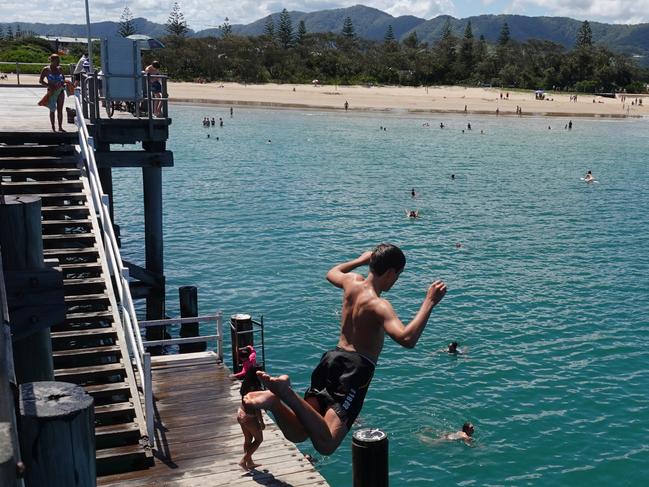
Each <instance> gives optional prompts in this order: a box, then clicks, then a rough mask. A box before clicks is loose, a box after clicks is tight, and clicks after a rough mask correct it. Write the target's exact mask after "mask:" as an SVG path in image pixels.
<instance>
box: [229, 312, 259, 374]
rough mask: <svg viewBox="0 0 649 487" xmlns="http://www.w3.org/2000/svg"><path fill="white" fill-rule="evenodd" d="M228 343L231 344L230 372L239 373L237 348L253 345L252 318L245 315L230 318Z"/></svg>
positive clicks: (239, 365) (239, 364)
mask: <svg viewBox="0 0 649 487" xmlns="http://www.w3.org/2000/svg"><path fill="white" fill-rule="evenodd" d="M230 341H231V342H232V372H234V373H235V374H236V373H238V372H239V371H241V361H240V360H239V348H241V347H245V346H246V345H253V342H254V340H253V333H252V317H251V316H250V315H247V314H242V313H239V314H236V315H232V316H231V317H230Z"/></svg>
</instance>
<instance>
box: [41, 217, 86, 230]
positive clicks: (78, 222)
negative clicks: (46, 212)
mask: <svg viewBox="0 0 649 487" xmlns="http://www.w3.org/2000/svg"><path fill="white" fill-rule="evenodd" d="M42 224H43V230H49V229H53V227H64V228H71V227H89V226H91V225H92V220H91V219H90V218H77V219H73V218H71V219H69V220H43V222H42Z"/></svg>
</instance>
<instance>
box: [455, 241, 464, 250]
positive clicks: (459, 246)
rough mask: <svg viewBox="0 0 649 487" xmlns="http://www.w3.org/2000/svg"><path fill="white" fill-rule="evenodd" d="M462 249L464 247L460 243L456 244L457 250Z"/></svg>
mask: <svg viewBox="0 0 649 487" xmlns="http://www.w3.org/2000/svg"><path fill="white" fill-rule="evenodd" d="M462 247H463V245H462V244H461V243H460V242H456V244H455V248H456V249H461V248H462Z"/></svg>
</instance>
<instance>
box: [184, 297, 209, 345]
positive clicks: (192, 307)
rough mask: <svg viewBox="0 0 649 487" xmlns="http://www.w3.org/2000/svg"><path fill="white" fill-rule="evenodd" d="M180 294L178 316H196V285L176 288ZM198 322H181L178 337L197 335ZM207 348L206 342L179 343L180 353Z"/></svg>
mask: <svg viewBox="0 0 649 487" xmlns="http://www.w3.org/2000/svg"><path fill="white" fill-rule="evenodd" d="M178 294H179V296H180V317H181V318H192V317H194V316H198V289H197V288H196V286H182V287H180V288H178ZM199 334H200V333H199V328H198V322H196V323H183V324H182V325H180V337H181V338H189V337H197V336H199ZM206 349H207V343H205V342H203V343H200V342H197V343H185V344H180V346H179V351H180V353H191V352H204V351H205V350H206Z"/></svg>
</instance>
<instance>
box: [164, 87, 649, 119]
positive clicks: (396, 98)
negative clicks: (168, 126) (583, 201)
mask: <svg viewBox="0 0 649 487" xmlns="http://www.w3.org/2000/svg"><path fill="white" fill-rule="evenodd" d="M168 91H169V97H170V99H171V101H172V102H181V103H196V104H217V105H234V106H237V105H239V106H259V107H276V108H302V109H304V108H307V109H322V110H344V104H345V101H347V102H348V103H349V110H352V111H385V112H397V113H398V112H403V111H406V112H412V113H464V112H465V106H466V112H467V113H470V114H476V113H477V114H493V115H496V110H498V113H499V115H515V114H516V107H517V106H518V107H521V109H522V113H523V115H524V116H525V115H542V116H567V117H614V118H623V117H642V116H647V115H649V96H648V97H647V98H646V99H644V100H643V106H636V105H634V106H631V105H630V104H631V101H633V100H635V98H636V97H635V96H633V98H632V97H631V96H630V95H629V96H627V101H628V103H624V104H623V103H622V101H621V100H620V99H619V98H617V99H613V98H604V97H598V96H592V95H591V96H588V95H578V97H577V101H576V102H574V101H570V96H571V95H570V94H557V93H548V94H547V96H546V100H536V99H535V97H534V92H533V91H526V92H525V91H509V98H507V93H508V92H507V91H506V90H499V89H495V88H465V87H458V86H431V87H428V88H424V87H418V88H414V87H393V86H381V87H371V88H370V87H365V86H333V85H322V86H312V85H291V84H285V85H278V84H264V85H243V84H239V83H205V84H199V83H177V82H170V83H169V87H168ZM501 93H502V96H503V97H502V99H501V98H500V94H501ZM593 100H594V101H595V102H594V103H593Z"/></svg>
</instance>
